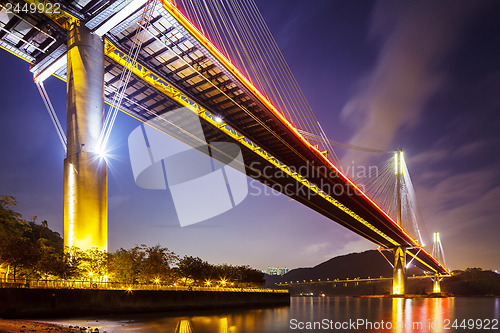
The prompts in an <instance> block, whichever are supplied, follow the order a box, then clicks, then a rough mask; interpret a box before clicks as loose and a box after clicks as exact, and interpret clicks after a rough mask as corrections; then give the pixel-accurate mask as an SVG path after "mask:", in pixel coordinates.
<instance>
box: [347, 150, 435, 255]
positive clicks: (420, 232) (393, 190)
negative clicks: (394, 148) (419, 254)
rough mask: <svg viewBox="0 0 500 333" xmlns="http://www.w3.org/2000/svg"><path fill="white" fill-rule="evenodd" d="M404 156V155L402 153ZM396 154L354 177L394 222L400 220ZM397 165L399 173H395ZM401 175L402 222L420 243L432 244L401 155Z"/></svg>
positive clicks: (406, 229)
mask: <svg viewBox="0 0 500 333" xmlns="http://www.w3.org/2000/svg"><path fill="white" fill-rule="evenodd" d="M401 155H402V154H401ZM396 165H397V161H396V154H395V155H394V156H393V157H392V158H390V159H389V160H387V161H386V162H384V163H383V164H382V165H379V166H374V167H370V168H368V170H367V172H366V173H363V174H362V175H357V177H355V178H354V179H353V181H354V182H355V183H356V184H359V185H360V187H361V188H362V189H363V190H364V192H365V193H366V194H368V196H370V197H371V198H372V200H374V201H375V202H376V203H377V204H378V205H379V206H380V207H382V209H384V210H385V211H386V212H387V213H388V214H389V215H390V216H391V217H392V218H393V219H394V220H395V221H396V219H397V191H398V189H397V187H396V183H397V182H396V175H395V173H397V167H396ZM395 168H396V172H395ZM401 169H402V176H401V178H400V181H401V183H400V195H401V222H402V227H403V229H404V230H405V231H406V232H407V233H408V234H409V235H410V236H411V237H413V238H414V239H415V240H416V241H417V242H418V243H419V245H422V246H424V245H426V244H429V241H428V240H429V237H428V233H427V229H426V227H425V224H424V219H423V217H422V213H421V211H420V209H419V207H418V204H417V198H416V194H415V189H414V187H413V183H412V180H411V178H410V173H409V171H408V168H407V166H406V163H405V161H404V158H401Z"/></svg>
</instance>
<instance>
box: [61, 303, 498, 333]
mask: <svg viewBox="0 0 500 333" xmlns="http://www.w3.org/2000/svg"><path fill="white" fill-rule="evenodd" d="M499 312H500V298H494V297H448V298H415V299H403V298H359V297H292V300H291V305H290V307H279V308H267V309H246V310H230V311H229V310H226V311H222V310H221V311H210V312H207V311H202V312H195V313H177V314H169V315H165V314H149V315H144V314H142V315H127V316H120V317H118V316H116V317H112V318H110V317H106V318H80V319H65V320H58V321H51V322H53V323H59V324H63V325H66V326H67V325H73V326H74V325H78V326H80V327H82V326H83V327H92V328H96V327H97V328H99V329H100V332H101V333H102V332H103V331H106V332H107V333H118V332H120V333H121V332H147V333H149V332H151V333H157V332H158V333H160V332H161V333H164V332H172V333H175V332H180V333H251V332H252V333H253V332H259V333H260V332H272V333H274V332H276V333H281V332H432V333H439V332H498V331H500V325H499V323H498V320H499Z"/></svg>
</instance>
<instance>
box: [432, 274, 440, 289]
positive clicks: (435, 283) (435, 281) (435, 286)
mask: <svg viewBox="0 0 500 333" xmlns="http://www.w3.org/2000/svg"><path fill="white" fill-rule="evenodd" d="M432 292H433V293H434V294H440V293H441V276H440V275H439V274H438V273H436V274H434V279H433V281H432Z"/></svg>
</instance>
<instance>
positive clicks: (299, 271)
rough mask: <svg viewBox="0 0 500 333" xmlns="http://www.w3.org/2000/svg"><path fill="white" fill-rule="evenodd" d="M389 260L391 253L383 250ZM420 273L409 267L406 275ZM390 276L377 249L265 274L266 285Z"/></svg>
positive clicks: (388, 265)
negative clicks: (282, 273) (278, 273)
mask: <svg viewBox="0 0 500 333" xmlns="http://www.w3.org/2000/svg"><path fill="white" fill-rule="evenodd" d="M385 254H386V256H387V258H388V259H389V260H391V261H392V260H393V259H392V258H393V257H392V254H391V253H389V252H385ZM413 274H415V275H422V274H423V273H422V270H420V269H418V268H415V267H411V268H409V270H408V275H413ZM380 276H383V277H391V276H392V267H391V265H390V264H389V263H388V262H387V260H385V259H384V257H383V256H382V255H381V254H380V253H379V252H378V251H377V250H369V251H365V252H361V253H350V254H346V255H342V256H338V257H334V258H332V259H330V260H327V261H325V262H323V263H321V264H319V265H316V266H314V267H307V268H296V269H292V270H291V271H289V272H288V273H287V274H285V275H283V276H276V275H267V274H266V275H265V279H266V286H267V287H272V286H274V284H275V283H279V282H290V281H293V282H296V281H303V280H306V281H309V280H315V281H317V280H318V279H321V280H326V279H330V280H334V279H347V278H349V279H354V278H357V277H359V278H367V277H380Z"/></svg>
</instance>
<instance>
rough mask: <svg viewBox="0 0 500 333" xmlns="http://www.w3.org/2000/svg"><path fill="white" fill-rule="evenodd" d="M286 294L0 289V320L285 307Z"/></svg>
mask: <svg viewBox="0 0 500 333" xmlns="http://www.w3.org/2000/svg"><path fill="white" fill-rule="evenodd" d="M289 304H290V296H289V294H287V293H272V292H219V291H152V290H134V291H127V290H91V289H23V288H0V317H2V318H28V317H63V316H80V315H98V314H118V313H132V312H162V311H180V310H196V309H220V308H233V307H269V306H280V305H289Z"/></svg>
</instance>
